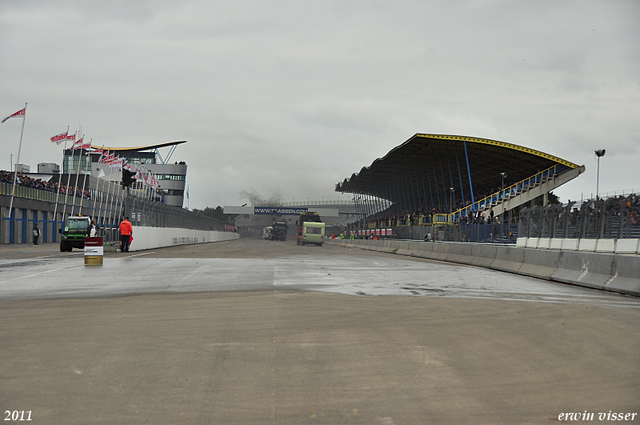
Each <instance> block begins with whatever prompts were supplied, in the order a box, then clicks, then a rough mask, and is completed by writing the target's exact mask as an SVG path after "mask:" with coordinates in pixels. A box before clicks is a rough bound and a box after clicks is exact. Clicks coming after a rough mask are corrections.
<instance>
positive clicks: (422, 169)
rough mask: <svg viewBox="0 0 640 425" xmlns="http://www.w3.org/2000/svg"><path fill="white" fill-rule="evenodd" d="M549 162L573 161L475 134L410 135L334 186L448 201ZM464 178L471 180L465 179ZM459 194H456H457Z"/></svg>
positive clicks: (400, 198) (407, 200)
mask: <svg viewBox="0 0 640 425" xmlns="http://www.w3.org/2000/svg"><path fill="white" fill-rule="evenodd" d="M553 166H560V168H562V169H572V168H577V167H578V165H576V164H574V163H571V162H569V161H566V160H564V159H561V158H558V157H556V156H553V155H550V154H547V153H544V152H540V151H537V150H535V149H530V148H526V147H523V146H518V145H514V144H512V143H506V142H499V141H496V140H490V139H481V138H477V137H467V136H455V135H443V134H420V133H418V134H416V135H414V136H413V137H411V138H410V139H409V140H407V141H406V142H404V143H403V144H401V145H400V146H398V147H396V148H394V149H392V150H391V151H390V152H389V153H387V154H386V155H385V156H384V157H382V158H378V159H376V160H375V161H373V163H372V164H371V165H370V166H368V167H364V168H362V169H361V170H360V172H358V173H354V174H353V175H351V177H349V178H346V179H345V180H344V181H342V182H340V183H338V184H337V185H336V191H337V192H347V193H356V194H365V195H371V196H376V197H380V198H385V199H389V200H391V201H392V202H394V203H399V204H403V205H408V206H414V207H415V206H418V205H422V207H423V209H424V207H425V206H426V207H428V208H431V206H430V205H434V204H438V203H443V202H447V203H446V204H445V205H449V204H448V202H449V201H448V199H449V198H450V194H451V188H454V197H455V199H454V201H455V202H454V203H455V205H456V206H459V205H460V203H461V201H462V200H463V198H464V200H465V201H466V200H470V199H471V196H470V195H471V189H472V188H473V192H474V193H475V199H476V200H477V199H478V197H479V196H480V195H481V194H484V195H486V194H489V192H490V191H492V190H499V189H500V188H501V184H502V177H501V173H504V172H506V173H507V177H506V179H505V182H504V183H505V185H508V184H509V182H517V181H520V180H523V179H526V178H528V177H530V176H532V175H534V174H536V173H538V172H541V171H544V170H546V169H548V168H550V167H553ZM470 181H471V182H472V183H470ZM461 195H462V196H463V197H462V196H461Z"/></svg>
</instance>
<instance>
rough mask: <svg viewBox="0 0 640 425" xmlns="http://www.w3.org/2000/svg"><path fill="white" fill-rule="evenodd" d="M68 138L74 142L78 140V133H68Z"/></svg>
mask: <svg viewBox="0 0 640 425" xmlns="http://www.w3.org/2000/svg"><path fill="white" fill-rule="evenodd" d="M67 140H71V141H72V142H74V141H75V140H76V134H75V133H73V134H70V135H68V136H67Z"/></svg>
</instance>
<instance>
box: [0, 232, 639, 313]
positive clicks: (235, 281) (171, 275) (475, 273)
mask: <svg viewBox="0 0 640 425" xmlns="http://www.w3.org/2000/svg"><path fill="white" fill-rule="evenodd" d="M0 254H2V257H0V299H34V298H40V299H42V298H60V297H95V296H118V295H132V294H144V293H155V292H168V293H180V292H208V291H236V290H264V289H300V290H311V291H322V292H333V293H338V294H348V295H361V296H365V295H368V296H375V295H404V296H430V297H458V298H488V299H505V300H520V301H530V302H555V303H579V304H602V305H611V306H621V307H631V308H640V298H636V297H629V296H623V295H618V294H612V293H607V292H602V291H597V290H592V289H587V288H581V287H576V286H571V285H565V284H560V283H556V282H548V281H544V280H539V279H534V278H529V277H524V276H517V275H512V274H508V273H502V272H498V271H494V270H489V269H485V268H479V267H471V266H464V265H459V264H451V263H445V262H437V261H430V260H423V259H417V258H411V257H405V256H396V255H389V254H382V253H375V252H371V251H363V250H359V249H350V248H344V247H339V246H335V245H329V244H325V245H323V246H321V247H317V246H297V245H296V244H295V241H286V242H274V241H265V240H262V239H257V238H256V239H240V240H237V241H230V242H221V243H212V244H203V245H187V246H180V247H173V248H163V249H156V250H148V251H137V252H136V251H133V252H129V253H124V254H123V253H113V252H106V253H105V254H104V257H103V265H102V266H85V265H84V253H83V252H82V251H81V250H74V251H73V252H72V253H66V252H65V253H61V252H59V251H58V250H57V246H56V245H54V244H44V245H39V246H33V245H29V246H18V247H7V246H5V247H3V248H0Z"/></svg>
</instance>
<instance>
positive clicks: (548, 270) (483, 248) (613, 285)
mask: <svg viewBox="0 0 640 425" xmlns="http://www.w3.org/2000/svg"><path fill="white" fill-rule="evenodd" d="M327 243H329V244H334V245H341V246H346V247H349V248H361V249H367V250H372V251H380V252H387V253H393V254H400V255H409V256H414V257H422V258H428V259H432V260H442V261H448V262H455V263H461V264H470V265H475V266H481V267H487V268H492V269H495V270H500V271H506V272H510V273H516V274H520V275H524V276H531V277H536V278H540V279H546V280H552V281H556V282H563V283H569V284H573V285H579V286H584V287H589V288H595V289H601V290H605V291H611V292H618V293H623V294H630V295H635V296H640V255H636V254H614V253H605V252H590V251H578V250H539V249H536V248H526V247H522V246H504V245H503V246H497V245H487V244H474V243H461V242H436V243H434V242H422V241H407V240H379V241H376V240H362V239H355V240H340V239H336V240H332V239H329V240H328V241H327Z"/></svg>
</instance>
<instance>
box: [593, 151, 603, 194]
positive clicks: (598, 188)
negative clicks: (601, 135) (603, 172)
mask: <svg viewBox="0 0 640 425" xmlns="http://www.w3.org/2000/svg"><path fill="white" fill-rule="evenodd" d="M595 153H596V156H597V157H598V171H597V173H596V174H597V175H596V200H598V199H600V158H601V157H603V156H604V154H605V150H604V149H598V150H597V151H595Z"/></svg>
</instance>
